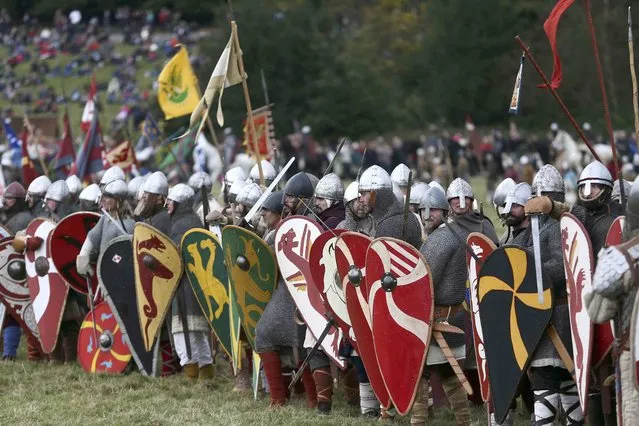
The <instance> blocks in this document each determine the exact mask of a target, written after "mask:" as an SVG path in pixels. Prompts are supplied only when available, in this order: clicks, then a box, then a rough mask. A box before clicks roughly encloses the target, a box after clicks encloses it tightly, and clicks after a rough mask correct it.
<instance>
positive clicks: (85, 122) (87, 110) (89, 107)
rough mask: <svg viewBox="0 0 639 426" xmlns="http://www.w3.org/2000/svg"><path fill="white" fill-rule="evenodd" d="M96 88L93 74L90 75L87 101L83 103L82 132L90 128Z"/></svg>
mask: <svg viewBox="0 0 639 426" xmlns="http://www.w3.org/2000/svg"><path fill="white" fill-rule="evenodd" d="M96 92H97V88H96V85H95V74H93V76H92V77H91V86H90V87H89V94H88V95H87V103H86V104H85V105H84V111H82V122H81V123H80V127H81V128H82V131H83V132H84V133H86V132H88V131H89V129H90V128H91V122H92V121H93V114H94V113H95V94H96Z"/></svg>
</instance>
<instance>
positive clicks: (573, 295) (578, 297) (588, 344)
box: [560, 213, 594, 413]
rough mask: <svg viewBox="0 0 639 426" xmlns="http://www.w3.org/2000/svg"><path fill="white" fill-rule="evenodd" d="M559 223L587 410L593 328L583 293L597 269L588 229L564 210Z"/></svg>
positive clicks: (578, 369) (581, 394) (576, 357)
mask: <svg viewBox="0 0 639 426" xmlns="http://www.w3.org/2000/svg"><path fill="white" fill-rule="evenodd" d="M560 226H561V251H562V254H563V259H564V270H565V273H566V290H567V291H568V310H569V312H570V331H571V335H572V353H573V359H574V361H575V382H576V384H577V392H578V393H579V402H580V404H581V409H582V411H583V412H584V413H586V412H587V409H588V408H587V404H588V388H589V387H590V363H591V356H592V345H593V340H594V339H593V337H594V336H593V330H594V328H593V324H592V322H591V321H590V317H589V316H588V312H587V310H586V307H585V305H584V302H583V292H584V291H586V290H589V289H591V288H592V272H593V269H594V260H593V257H592V244H591V243H590V238H588V233H587V232H586V229H585V228H584V226H583V225H582V224H581V222H580V221H579V220H578V219H577V218H575V217H574V216H573V215H572V214H570V213H563V214H562V215H561V221H560Z"/></svg>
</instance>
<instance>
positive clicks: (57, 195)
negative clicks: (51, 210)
mask: <svg viewBox="0 0 639 426" xmlns="http://www.w3.org/2000/svg"><path fill="white" fill-rule="evenodd" d="M68 196H69V187H68V186H67V183H66V182H65V181H63V180H56V181H55V182H53V183H52V184H51V185H50V186H49V189H47V193H46V195H45V196H44V199H45V201H46V200H53V201H57V202H59V203H60V202H62V201H64V200H66V199H67V197H68Z"/></svg>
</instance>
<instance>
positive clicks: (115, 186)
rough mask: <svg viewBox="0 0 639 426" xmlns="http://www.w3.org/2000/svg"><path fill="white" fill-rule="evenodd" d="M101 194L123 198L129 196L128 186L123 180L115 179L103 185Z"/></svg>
mask: <svg viewBox="0 0 639 426" xmlns="http://www.w3.org/2000/svg"><path fill="white" fill-rule="evenodd" d="M102 195H103V196H107V197H110V198H117V199H120V200H123V199H125V198H126V197H128V196H129V187H128V186H127V184H126V182H125V181H124V180H122V179H117V180H114V181H111V182H109V183H107V184H106V185H104V187H103V188H102Z"/></svg>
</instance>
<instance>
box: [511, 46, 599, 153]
mask: <svg viewBox="0 0 639 426" xmlns="http://www.w3.org/2000/svg"><path fill="white" fill-rule="evenodd" d="M515 40H517V43H519V45H520V46H521V49H522V50H523V51H524V54H525V55H526V58H528V60H529V61H530V63H531V64H532V65H533V67H534V68H535V70H536V71H537V73H538V74H539V76H540V77H541V79H542V80H543V82H544V84H545V85H546V88H547V89H548V90H549V91H550V93H551V94H552V96H553V98H555V100H556V101H557V103H558V104H559V106H560V107H561V109H562V111H563V112H564V114H566V117H567V118H568V121H570V124H572V127H574V129H575V131H576V132H577V134H578V135H579V137H580V138H581V140H582V141H584V143H585V144H586V146H587V147H588V149H589V150H590V153H591V154H592V156H593V157H595V160H597V161H601V160H600V159H599V155H597V152H596V151H595V149H594V147H593V146H592V143H590V141H589V140H588V137H587V136H586V135H585V133H584V131H583V130H582V129H581V126H579V124H577V121H575V118H574V117H573V116H572V114H571V113H570V111H569V110H568V107H567V106H566V104H565V103H564V101H563V100H562V99H561V97H560V96H559V93H557V90H555V89H554V88H553V87H552V86H551V85H550V81H549V80H548V77H546V74H545V73H544V70H542V69H541V67H540V66H539V64H538V63H537V61H536V60H535V57H534V56H533V54H532V53H531V52H530V49H528V46H526V44H525V43H524V42H523V41H522V40H521V38H520V37H519V36H517V37H515Z"/></svg>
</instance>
